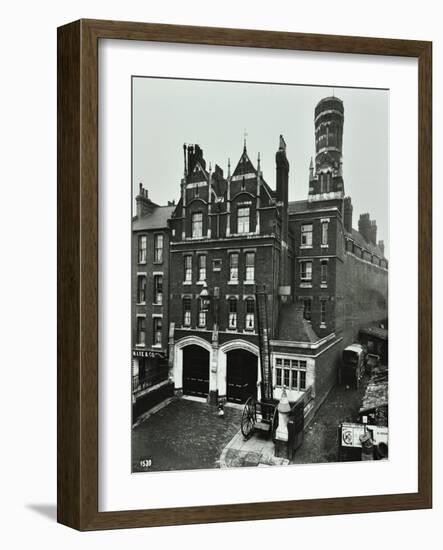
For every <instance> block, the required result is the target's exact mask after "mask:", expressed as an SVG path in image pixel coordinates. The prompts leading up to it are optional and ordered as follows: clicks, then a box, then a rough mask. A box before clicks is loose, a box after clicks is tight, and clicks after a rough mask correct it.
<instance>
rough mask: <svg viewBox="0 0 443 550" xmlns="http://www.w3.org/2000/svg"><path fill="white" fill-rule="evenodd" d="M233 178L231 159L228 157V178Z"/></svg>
mask: <svg viewBox="0 0 443 550" xmlns="http://www.w3.org/2000/svg"><path fill="white" fill-rule="evenodd" d="M230 177H231V159H230V158H229V157H228V178H230Z"/></svg>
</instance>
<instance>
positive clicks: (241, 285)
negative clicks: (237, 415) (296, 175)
mask: <svg viewBox="0 0 443 550" xmlns="http://www.w3.org/2000/svg"><path fill="white" fill-rule="evenodd" d="M343 124H344V109H343V104H342V102H341V100H340V99H338V98H336V97H332V98H325V99H323V100H322V101H320V102H319V104H318V105H317V107H316V109H315V136H316V156H315V162H314V161H312V160H311V165H310V169H309V181H308V195H307V200H303V201H295V202H289V201H288V176H289V168H290V167H289V163H288V160H287V156H286V143H285V141H284V139H283V137H282V136H280V141H279V146H278V150H277V152H276V157H275V161H276V164H275V189H273V188H272V187H271V186H270V185H269V184H268V183H267V181H266V180H265V178H264V175H263V173H262V171H261V168H260V157H258V159H257V161H256V163H253V162H252V161H251V159H250V157H249V155H248V152H247V148H246V143H245V144H244V148H243V151H242V153H241V155H240V159H239V161H238V163H237V165H236V167H235V169H234V170H233V171H232V173H231V166H230V163H228V169H227V173H226V175H225V174H224V172H223V170H222V169H221V168H220V167H219V166H218V165H215V166H214V168H213V169H212V167H211V165H209V166H208V165H207V163H206V160H205V158H204V155H203V151H202V149H201V148H200V147H199V146H198V145H194V146H184V150H183V153H184V174H183V178H182V180H181V184H180V199H179V200H178V202H177V204H176V205H169V206H167V207H160V206H158V205H153V203H150V201H149V199H147V197H146V191H145V190H144V189H143V188H142V187H141V188H140V192H139V195H138V197H137V205H138V208H137V216H136V217H135V218H134V221H133V242H134V245H133V246H134V264H133V289H134V290H133V323H134V325H133V326H134V335H133V337H134V350H135V353H136V355H137V353H140V352H141V351H142V350H144V351H145V352H153V353H156V352H158V353H159V352H161V353H162V355H161V358H162V360H163V361H164V359H165V358H167V361H168V364H169V377H167V376H166V374H165V372H166V371H165V367H164V365H165V363H164V362H163V363H162V364H163V369H164V370H163V374H162V376H163V382H160V383H161V384H163V385H165V386H167V387H168V388H169V391H170V388H171V384H172V385H173V387H174V391H175V393H176V394H178V395H181V394H187V395H193V396H196V397H202V398H205V399H207V400H208V401H210V402H213V403H216V402H217V401H220V400H221V401H224V400H228V401H232V402H237V403H243V402H245V400H246V399H247V397H249V395H251V394H255V395H256V396H257V397H258V398H260V387H259V384H258V383H259V382H260V379H261V374H260V350H259V341H258V333H257V313H256V311H257V308H256V289H265V291H266V294H267V324H268V333H269V338H270V346H271V350H270V351H271V354H270V355H271V365H272V381H273V387H274V396H275V397H277V398H278V397H279V396H280V394H281V391H282V388H283V387H285V388H286V390H287V392H288V396H289V399H290V400H295V399H297V398H298V397H299V396H300V395H301V394H302V393H303V392H305V391H307V390H310V391H311V392H312V396H313V397H314V399H313V402H312V405H313V410H315V408H316V407H317V406H319V404H320V403H321V402H322V400H323V399H324V398H325V397H326V395H327V393H328V391H329V390H330V388H331V387H332V386H333V385H334V383H335V380H336V371H337V366H338V364H339V361H340V358H341V352H342V350H343V348H344V347H345V346H346V345H348V344H349V343H350V342H352V341H353V340H354V339H355V338H356V336H357V333H358V329H359V328H360V327H361V326H367V325H370V324H374V323H380V322H382V321H383V320H385V319H386V318H387V279H388V276H387V273H388V272H387V268H388V264H387V260H386V258H385V257H384V250H383V243H382V242H380V243H378V244H377V240H376V233H377V226H376V223H375V221H373V220H371V219H370V217H369V214H363V215H361V216H360V221H359V230H358V231H356V230H355V229H353V227H352V214H353V212H352V201H351V198H350V197H345V192H344V182H343V176H342V136H343ZM160 234H161V235H163V240H162V243H163V260H162V263H161V265H160V264H158V263H157V262H155V251H156V244H155V239H156V238H157V239H158V235H160ZM143 237H146V239H147V241H146V250H147V251H149V252H147V253H146V254H147V259H146V262H147V263H146V283H147V286H148V287H149V290H148V293H149V292H151V293H154V294H153V296H154V299H153V300H152V302H151V297H150V295H149V297H148V295H147V299H146V300H145V302H146V303H145V305H143V306H141V305H140V303H139V302H138V301H137V289H138V288H139V284H140V283H139V281H140V277H143V269H141V267H140V263H139V262H138V263H137V260H139V259H140V247H143V246H144V240H143ZM151 256H152V257H151ZM160 274H161V275H160ZM159 276H161V277H162V303H161V304H158V302H156V300H155V293H156V292H157V293H158V277H159ZM142 315H144V316H145V317H144V318H145V325H143V321H140V320H139V319H140V318H141V319H143V317H141V316H142ZM156 319H161V321H160V322H159V321H158V320H157V321H156ZM143 326H145V331H146V336H145V339H144V340H143V341H140V330H139V329H140V327H143ZM136 359H137V358H136V357H134V363H136ZM140 365H141V363H140V362H138V365H137V366H138V369H139V370H138V372H140ZM145 368H146V365H145ZM136 370H137V368H136V367H135V366H134V372H136ZM151 387H153V386H151ZM161 387H163V386H161ZM151 392H152V390H151Z"/></svg>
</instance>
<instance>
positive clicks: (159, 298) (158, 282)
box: [154, 275, 163, 305]
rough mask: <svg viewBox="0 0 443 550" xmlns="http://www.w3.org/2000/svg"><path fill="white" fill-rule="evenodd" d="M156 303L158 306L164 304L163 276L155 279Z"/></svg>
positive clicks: (156, 276)
mask: <svg viewBox="0 0 443 550" xmlns="http://www.w3.org/2000/svg"><path fill="white" fill-rule="evenodd" d="M154 303H155V304H158V305H162V303H163V277H162V276H161V275H155V277H154Z"/></svg>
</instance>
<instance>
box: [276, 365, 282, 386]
mask: <svg viewBox="0 0 443 550" xmlns="http://www.w3.org/2000/svg"><path fill="white" fill-rule="evenodd" d="M275 378H276V380H275V384H276V386H281V368H277V369H275Z"/></svg>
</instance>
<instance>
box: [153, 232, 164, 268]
mask: <svg viewBox="0 0 443 550" xmlns="http://www.w3.org/2000/svg"><path fill="white" fill-rule="evenodd" d="M154 261H155V262H162V261H163V235H156V236H155V241H154Z"/></svg>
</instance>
